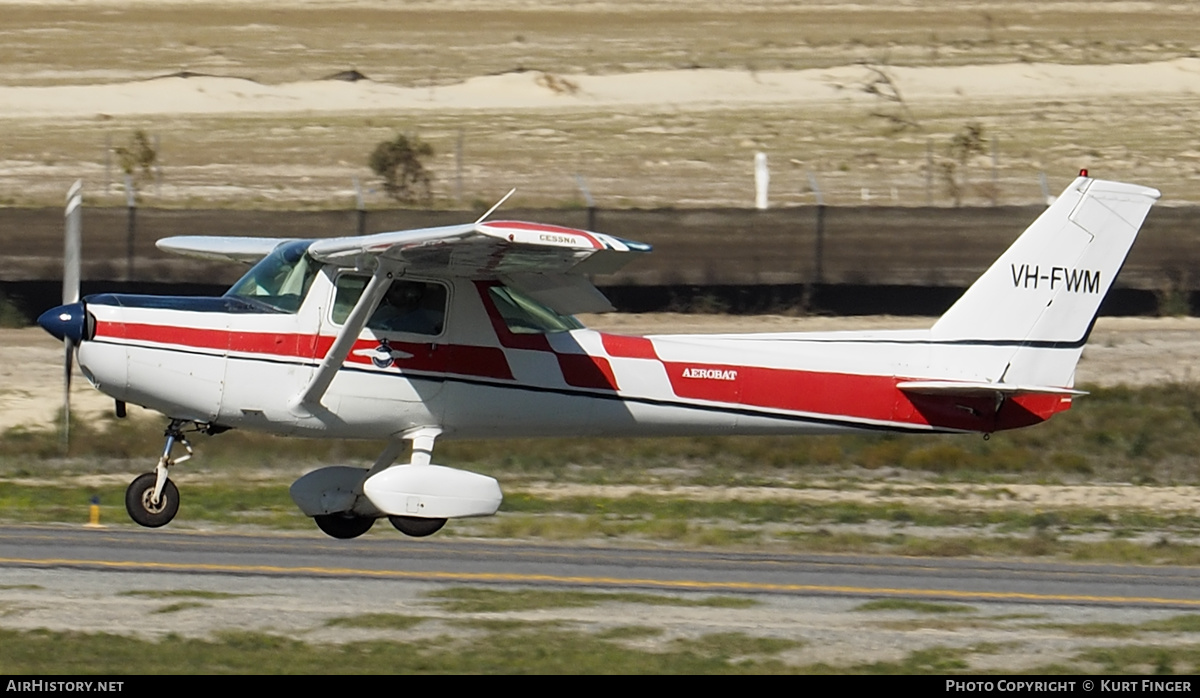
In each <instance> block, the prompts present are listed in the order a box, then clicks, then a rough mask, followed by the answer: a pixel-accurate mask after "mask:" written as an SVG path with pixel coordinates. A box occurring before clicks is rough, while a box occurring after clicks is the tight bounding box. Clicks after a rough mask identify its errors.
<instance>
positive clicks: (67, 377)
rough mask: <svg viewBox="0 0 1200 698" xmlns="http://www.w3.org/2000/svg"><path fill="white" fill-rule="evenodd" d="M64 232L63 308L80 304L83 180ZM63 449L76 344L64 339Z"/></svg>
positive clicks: (70, 195) (72, 197)
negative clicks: (72, 304)
mask: <svg viewBox="0 0 1200 698" xmlns="http://www.w3.org/2000/svg"><path fill="white" fill-rule="evenodd" d="M64 216H65V218H66V231H65V233H64V235H63V289H62V297H63V305H68V304H71V303H78V302H79V277H80V266H81V263H80V255H81V248H82V232H83V180H79V179H77V180H75V183H74V184H72V185H71V188H70V189H68V190H67V208H66V212H65V214H64ZM63 349H64V353H65V356H64V358H63V448H64V450H65V449H69V448H70V447H71V374H72V373H73V369H74V368H75V342H74V340H72V339H71V338H70V337H63Z"/></svg>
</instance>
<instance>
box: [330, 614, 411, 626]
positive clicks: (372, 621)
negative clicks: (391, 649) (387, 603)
mask: <svg viewBox="0 0 1200 698" xmlns="http://www.w3.org/2000/svg"><path fill="white" fill-rule="evenodd" d="M425 620H426V619H425V618H422V617H421V616H402V615H400V614H398V613H360V614H359V615H357V616H342V617H338V618H331V619H329V620H327V621H325V625H328V626H330V627H334V628H365V629H368V630H408V629H410V628H414V627H416V626H418V625H420V624H421V623H423V622H425Z"/></svg>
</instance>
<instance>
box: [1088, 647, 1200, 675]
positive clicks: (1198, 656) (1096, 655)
mask: <svg viewBox="0 0 1200 698" xmlns="http://www.w3.org/2000/svg"><path fill="white" fill-rule="evenodd" d="M1076 659H1078V660H1080V661H1084V662H1090V663H1092V664H1097V665H1099V666H1100V667H1101V671H1103V672H1105V673H1112V674H1195V673H1197V671H1200V645H1182V646H1178V645H1177V646H1171V647H1162V646H1155V645H1125V646H1121V647H1094V648H1091V649H1087V650H1084V651H1083V652H1080V653H1079V654H1078V655H1077V656H1076Z"/></svg>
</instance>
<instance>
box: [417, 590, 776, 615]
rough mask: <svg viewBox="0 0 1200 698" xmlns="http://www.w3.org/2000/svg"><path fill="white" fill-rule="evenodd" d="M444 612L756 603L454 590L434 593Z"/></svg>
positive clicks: (747, 603) (633, 594)
mask: <svg viewBox="0 0 1200 698" xmlns="http://www.w3.org/2000/svg"><path fill="white" fill-rule="evenodd" d="M428 596H429V597H430V598H433V599H438V603H439V605H440V606H441V607H442V609H443V610H446V611H449V612H451V613H503V612H511V611H532V610H539V609H546V608H581V607H591V606H599V605H601V604H605V603H638V604H647V605H653V606H698V607H708V608H751V607H753V606H757V605H758V602H757V601H755V600H754V599H751V598H747V597H740V596H706V597H701V598H689V597H686V596H663V595H660V594H640V593H636V592H620V593H616V592H612V593H606V592H595V591H566V590H556V589H521V590H513V591H509V590H504V589H488V588H481V587H452V588H450V589H440V590H437V591H433V592H430V593H429V594H428Z"/></svg>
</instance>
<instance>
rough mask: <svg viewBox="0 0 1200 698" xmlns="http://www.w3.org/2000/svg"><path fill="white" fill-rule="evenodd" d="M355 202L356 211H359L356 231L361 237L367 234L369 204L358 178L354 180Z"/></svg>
mask: <svg viewBox="0 0 1200 698" xmlns="http://www.w3.org/2000/svg"><path fill="white" fill-rule="evenodd" d="M354 202H355V210H356V211H357V214H358V216H357V218H358V224H357V226H356V227H355V229H356V230H357V231H358V234H359V235H366V234H367V204H366V202H365V201H364V200H363V193H362V185H361V184H359V182H358V177H355V178H354Z"/></svg>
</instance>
